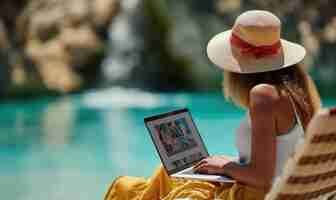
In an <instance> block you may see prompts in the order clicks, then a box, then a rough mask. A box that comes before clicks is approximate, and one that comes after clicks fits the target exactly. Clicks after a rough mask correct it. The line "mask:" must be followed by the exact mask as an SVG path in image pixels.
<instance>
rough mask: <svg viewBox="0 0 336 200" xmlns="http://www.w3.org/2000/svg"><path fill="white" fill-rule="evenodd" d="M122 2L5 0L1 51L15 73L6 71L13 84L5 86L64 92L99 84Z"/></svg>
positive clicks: (27, 90)
mask: <svg viewBox="0 0 336 200" xmlns="http://www.w3.org/2000/svg"><path fill="white" fill-rule="evenodd" d="M119 3H120V2H119V0H48V1H46V0H26V1H23V0H22V1H12V0H5V1H2V2H1V3H0V5H1V8H2V9H1V11H3V12H2V14H1V15H0V49H1V53H0V56H1V57H4V59H0V61H1V62H7V65H6V67H5V68H6V70H5V71H8V73H9V74H10V75H9V76H2V75H3V74H1V76H0V77H1V78H0V84H1V82H3V81H2V79H4V78H6V77H7V80H6V81H7V85H6V86H4V85H3V84H1V86H0V90H1V88H9V90H7V91H4V92H5V93H20V92H22V93H28V94H29V93H30V92H31V91H34V90H35V91H36V90H38V91H55V92H61V93H62V92H72V91H77V90H80V89H81V88H83V87H86V86H87V85H92V84H94V83H95V82H96V79H97V78H98V77H99V73H100V69H99V66H100V65H99V63H100V62H101V60H102V58H103V56H104V54H105V41H106V40H107V39H108V38H107V35H108V27H109V25H110V23H111V22H112V20H113V18H114V17H115V16H116V15H117V13H118V12H119ZM5 11H7V12H5ZM2 52H4V53H2ZM5 54H7V55H5ZM2 55H4V56H2ZM11 57H14V59H13V58H11ZM13 60H14V62H11V61H13ZM1 64H2V63H1ZM4 66H5V65H4ZM2 70H4V68H2ZM2 90H3V89H2Z"/></svg>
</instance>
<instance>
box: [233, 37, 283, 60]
mask: <svg viewBox="0 0 336 200" xmlns="http://www.w3.org/2000/svg"><path fill="white" fill-rule="evenodd" d="M230 42H231V45H233V46H236V47H238V48H240V53H241V54H252V55H254V56H255V58H257V59H259V58H263V57H266V56H270V55H274V54H277V53H278V51H279V49H280V47H281V43H280V41H278V42H276V43H274V44H272V45H263V46H254V45H252V44H249V43H247V42H245V41H244V40H242V39H241V38H240V37H238V36H237V35H235V34H234V33H232V34H231V37H230Z"/></svg>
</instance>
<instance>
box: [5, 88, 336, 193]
mask: <svg viewBox="0 0 336 200" xmlns="http://www.w3.org/2000/svg"><path fill="white" fill-rule="evenodd" d="M330 104H335V100H331V101H327V105H330ZM182 107H188V108H189V109H190V110H191V112H192V115H193V117H194V120H195V122H196V124H197V126H198V129H199V131H200V133H201V135H202V136H203V139H204V141H205V144H206V146H207V147H208V150H209V152H210V154H218V153H225V154H230V155H235V153H236V152H235V148H234V142H233V141H234V138H233V132H234V130H235V128H236V127H238V124H239V120H240V118H241V117H243V115H244V113H243V112H242V111H240V110H237V109H236V108H235V107H234V106H233V105H231V104H228V103H225V102H224V99H223V97H222V95H221V94H206V95H204V94H164V95H163V94H151V93H147V92H142V91H139V90H132V89H127V90H126V89H122V88H111V89H107V90H100V91H91V92H88V93H85V94H81V95H73V96H68V97H62V98H44V99H38V100H29V101H18V102H11V103H3V104H0V111H1V115H0V129H1V134H0V149H1V151H0V160H1V165H0V188H1V197H2V198H3V199H13V200H21V199H22V200H23V199H24V200H44V199H49V200H54V199H55V200H56V199H81V200H86V199H90V200H91V199H102V198H103V195H104V192H105V191H106V189H107V187H108V184H109V183H110V182H111V181H112V180H113V178H115V177H116V176H118V175H135V176H148V175H150V174H151V173H152V171H153V170H154V169H155V168H156V167H157V166H158V164H159V163H160V161H159V157H158V155H157V154H156V150H155V148H154V146H153V144H152V141H151V139H150V137H149V135H148V133H147V131H146V129H145V127H144V123H143V118H144V117H145V116H149V115H153V114H157V113H160V112H165V111H169V110H173V109H176V108H182Z"/></svg>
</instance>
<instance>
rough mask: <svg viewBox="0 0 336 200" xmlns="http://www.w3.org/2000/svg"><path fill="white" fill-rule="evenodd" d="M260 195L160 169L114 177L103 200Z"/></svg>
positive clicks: (249, 198) (257, 198)
mask: <svg viewBox="0 0 336 200" xmlns="http://www.w3.org/2000/svg"><path fill="white" fill-rule="evenodd" d="M264 197H265V196H264V193H262V192H260V191H257V190H256V189H254V188H251V187H248V186H246V185H242V184H240V183H225V184H219V183H211V182H207V181H194V180H181V179H173V178H170V177H169V176H168V175H167V173H166V171H165V170H164V168H163V167H162V166H161V167H160V168H159V169H158V170H156V171H155V173H154V175H153V176H152V177H151V178H149V179H145V178H139V177H129V176H121V177H118V178H117V179H116V180H115V181H114V182H113V183H112V185H111V186H110V188H109V190H108V192H107V194H106V195H105V200H160V199H162V200H175V199H179V198H181V199H183V198H187V199H192V200H208V199H211V200H213V199H215V198H216V199H221V200H262V199H264Z"/></svg>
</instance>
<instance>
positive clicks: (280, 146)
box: [236, 107, 304, 180]
mask: <svg viewBox="0 0 336 200" xmlns="http://www.w3.org/2000/svg"><path fill="white" fill-rule="evenodd" d="M294 111H295V116H296V125H295V127H293V128H292V129H291V130H290V131H289V132H288V133H287V134H285V135H280V136H277V137H276V143H277V149H276V171H275V177H274V179H273V180H275V178H276V177H277V176H279V175H280V174H281V172H282V169H283V167H284V164H285V162H286V161H287V158H289V156H291V155H292V154H293V153H294V151H295V146H296V143H297V142H298V141H299V139H300V138H302V137H303V135H304V129H303V127H302V124H301V121H300V118H299V117H298V114H297V112H296V110H295V107H294ZM251 133H252V129H251V120H250V115H249V113H248V112H247V116H246V118H245V119H244V120H243V121H242V122H241V124H240V127H239V128H238V130H237V132H236V147H237V149H238V152H239V163H241V164H246V163H249V162H250V160H251Z"/></svg>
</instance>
